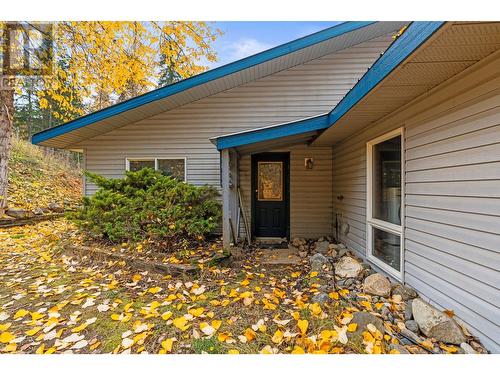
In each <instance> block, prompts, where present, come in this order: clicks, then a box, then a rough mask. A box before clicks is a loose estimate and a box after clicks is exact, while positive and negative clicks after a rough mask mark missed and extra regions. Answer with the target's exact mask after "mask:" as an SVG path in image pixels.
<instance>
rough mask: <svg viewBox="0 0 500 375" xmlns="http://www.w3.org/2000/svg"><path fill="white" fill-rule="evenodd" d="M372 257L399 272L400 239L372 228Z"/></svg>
mask: <svg viewBox="0 0 500 375" xmlns="http://www.w3.org/2000/svg"><path fill="white" fill-rule="evenodd" d="M372 239H373V244H372V249H373V251H372V252H373V255H374V256H375V257H377V258H378V259H380V260H381V261H382V262H384V263H385V264H388V265H389V266H391V267H392V268H394V269H396V270H398V271H400V270H401V251H400V247H401V239H400V237H399V236H398V235H395V234H392V233H389V232H386V231H382V230H380V229H377V228H373V227H372Z"/></svg>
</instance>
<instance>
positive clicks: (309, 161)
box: [304, 158, 314, 169]
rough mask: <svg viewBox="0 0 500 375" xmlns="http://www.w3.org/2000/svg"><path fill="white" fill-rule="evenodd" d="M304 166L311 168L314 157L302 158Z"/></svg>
mask: <svg viewBox="0 0 500 375" xmlns="http://www.w3.org/2000/svg"><path fill="white" fill-rule="evenodd" d="M304 166H305V167H306V169H313V167H314V159H313V158H305V159H304Z"/></svg>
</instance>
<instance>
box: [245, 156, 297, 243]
mask: <svg viewBox="0 0 500 375" xmlns="http://www.w3.org/2000/svg"><path fill="white" fill-rule="evenodd" d="M289 160H290V156H289V154H288V153H282V152H279V153H278V152H272V153H263V154H255V155H253V156H252V192H253V196H252V207H253V210H252V224H253V233H254V236H256V237H280V238H283V237H288V228H289V224H288V223H289V189H288V187H289Z"/></svg>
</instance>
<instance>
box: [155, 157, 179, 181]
mask: <svg viewBox="0 0 500 375" xmlns="http://www.w3.org/2000/svg"><path fill="white" fill-rule="evenodd" d="M158 170H159V171H160V172H161V173H163V174H164V175H166V176H171V177H174V178H177V179H179V180H181V181H185V180H186V176H185V160H184V159H158Z"/></svg>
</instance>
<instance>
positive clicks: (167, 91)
mask: <svg viewBox="0 0 500 375" xmlns="http://www.w3.org/2000/svg"><path fill="white" fill-rule="evenodd" d="M374 23H376V22H375V21H354V22H344V23H341V24H339V25H335V26H333V27H330V28H328V29H325V30H321V31H319V32H317V33H314V34H311V35H307V36H305V37H302V38H299V39H296V40H293V41H291V42H288V43H285V44H282V45H279V46H277V47H274V48H271V49H269V50H266V51H263V52H260V53H257V54H255V55H252V56H249V57H246V58H243V59H241V60H238V61H234V62H232V63H229V64H226V65H223V66H221V67H218V68H215V69H212V70H209V71H206V72H204V73H200V74H198V75H196V76H193V77H189V78H186V79H184V80H182V81H179V82H176V83H174V84H171V85H169V86H165V87H162V88H160V89H156V90H153V91H150V92H148V93H146V94H143V95H140V96H138V97H135V98H132V99H129V100H127V101H124V102H121V103H118V104H115V105H112V106H110V107H107V108H104V109H101V110H99V111H97V112H93V113H90V114H88V115H86V116H83V117H80V118H77V119H75V120H73V121H70V122H67V123H64V124H62V125H59V126H56V127H53V128H49V129H46V130H44V131H42V132H39V133H36V134H34V135H33V137H32V140H31V141H32V143H33V144H40V143H43V142H44V141H47V140H49V139H51V138H54V137H57V136H60V135H63V134H66V133H69V132H71V131H74V130H77V129H79V128H82V127H85V126H87V125H91V124H93V123H95V122H98V121H102V120H105V119H108V118H110V117H113V116H115V115H118V114H120V113H124V112H126V111H128V110H131V109H135V108H138V107H140V106H142V105H145V104H148V103H151V102H154V101H157V100H160V99H164V98H167V97H169V96H171V95H174V94H177V93H179V92H182V91H185V90H188V89H190V88H193V87H195V86H199V85H202V84H204V83H207V82H210V81H213V80H216V79H219V78H222V77H225V76H227V75H229V74H233V73H236V72H238V71H241V70H243V69H247V68H250V67H252V66H255V65H258V64H261V63H264V62H267V61H270V60H273V59H275V58H278V57H281V56H284V55H287V54H289V53H292V52H295V51H298V50H300V49H303V48H306V47H308V46H312V45H314V44H317V43H320V42H322V41H325V40H328V39H331V38H335V37H337V36H340V35H343V34H346V33H348V32H351V31H354V30H357V29H361V28H364V27H367V26H369V25H371V24H374Z"/></svg>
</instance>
